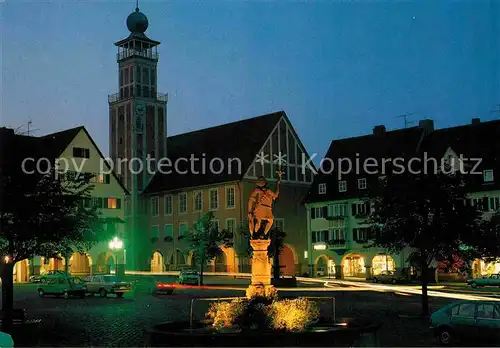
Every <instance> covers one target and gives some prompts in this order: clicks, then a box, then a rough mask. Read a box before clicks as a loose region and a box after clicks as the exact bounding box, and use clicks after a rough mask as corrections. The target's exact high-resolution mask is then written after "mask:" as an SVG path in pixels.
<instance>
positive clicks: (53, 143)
mask: <svg viewBox="0 0 500 348" xmlns="http://www.w3.org/2000/svg"><path fill="white" fill-rule="evenodd" d="M82 129H83V130H85V127H84V126H79V127H75V128H70V129H66V130H63V131H60V132H56V133H51V134H47V135H44V136H42V137H38V139H39V141H40V143H41V144H42V147H43V149H44V154H45V156H46V157H49V158H54V159H55V158H58V157H59V156H60V155H61V154H62V153H63V152H64V150H66V148H67V147H68V146H69V144H70V143H71V142H72V141H73V139H74V138H75V137H76V136H77V134H78V133H80V131H81V130H82ZM85 132H87V131H86V130H85ZM87 135H89V134H88V132H87ZM89 138H90V139H91V141H92V143H93V142H94V141H93V140H92V137H90V135H89ZM94 145H95V143H94Z"/></svg>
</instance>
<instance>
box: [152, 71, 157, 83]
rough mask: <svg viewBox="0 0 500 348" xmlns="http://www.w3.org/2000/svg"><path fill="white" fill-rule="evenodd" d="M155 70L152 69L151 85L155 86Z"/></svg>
mask: <svg viewBox="0 0 500 348" xmlns="http://www.w3.org/2000/svg"><path fill="white" fill-rule="evenodd" d="M155 73H156V71H155V69H151V84H152V85H154V84H155Z"/></svg>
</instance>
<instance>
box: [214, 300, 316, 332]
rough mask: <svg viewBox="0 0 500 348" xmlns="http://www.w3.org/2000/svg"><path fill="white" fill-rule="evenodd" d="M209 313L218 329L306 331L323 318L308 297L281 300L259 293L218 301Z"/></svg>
mask: <svg viewBox="0 0 500 348" xmlns="http://www.w3.org/2000/svg"><path fill="white" fill-rule="evenodd" d="M207 316H208V317H209V318H210V319H212V320H213V327H214V328H215V329H216V330H219V331H220V330H224V329H228V328H236V329H240V330H273V331H303V330H305V329H306V328H307V327H308V326H310V325H312V324H314V323H316V322H317V321H318V319H319V309H318V307H317V305H316V304H315V303H314V302H311V301H309V300H308V299H306V298H297V299H293V300H286V299H285V300H278V299H277V298H276V297H264V296H255V297H252V298H250V299H236V300H233V301H231V302H214V303H212V304H211V305H210V309H209V310H208V312H207Z"/></svg>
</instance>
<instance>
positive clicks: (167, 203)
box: [163, 195, 173, 215]
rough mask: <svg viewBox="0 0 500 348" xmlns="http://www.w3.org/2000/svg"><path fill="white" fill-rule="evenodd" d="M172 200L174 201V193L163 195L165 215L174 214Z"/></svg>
mask: <svg viewBox="0 0 500 348" xmlns="http://www.w3.org/2000/svg"><path fill="white" fill-rule="evenodd" d="M172 202H173V197H172V195H167V196H165V197H163V203H164V210H165V215H172V207H173V204H172Z"/></svg>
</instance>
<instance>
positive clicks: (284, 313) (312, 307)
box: [269, 297, 319, 331]
mask: <svg viewBox="0 0 500 348" xmlns="http://www.w3.org/2000/svg"><path fill="white" fill-rule="evenodd" d="M269 315H270V317H271V327H272V328H273V329H274V330H285V331H303V330H304V329H306V328H307V327H308V326H310V325H311V324H314V323H316V322H317V321H318V318H319V309H318V307H317V305H316V304H315V303H314V302H312V301H309V300H308V299H306V298H303V297H300V298H297V299H293V300H286V299H285V300H281V301H275V302H273V303H272V304H271V306H270V309H269Z"/></svg>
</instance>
